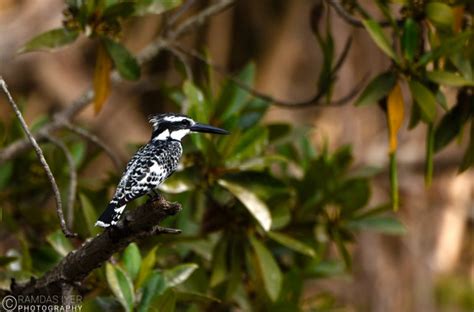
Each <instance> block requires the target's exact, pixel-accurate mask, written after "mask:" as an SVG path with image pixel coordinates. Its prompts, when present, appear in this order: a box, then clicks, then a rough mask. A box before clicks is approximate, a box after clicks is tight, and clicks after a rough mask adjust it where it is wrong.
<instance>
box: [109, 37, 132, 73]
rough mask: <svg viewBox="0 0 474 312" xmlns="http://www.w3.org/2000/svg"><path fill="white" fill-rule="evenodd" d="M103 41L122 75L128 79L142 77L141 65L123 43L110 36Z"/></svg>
mask: <svg viewBox="0 0 474 312" xmlns="http://www.w3.org/2000/svg"><path fill="white" fill-rule="evenodd" d="M103 41H104V44H105V47H106V48H107V52H108V53H109V55H110V57H111V58H112V61H114V64H115V67H116V68H117V71H118V72H119V74H120V76H122V78H124V79H127V80H137V79H138V78H140V65H138V62H137V60H136V59H135V57H134V56H133V55H132V54H131V53H130V52H129V51H128V50H127V49H126V48H125V47H124V46H123V45H122V44H120V43H118V42H115V41H113V40H111V39H109V38H104V39H103Z"/></svg>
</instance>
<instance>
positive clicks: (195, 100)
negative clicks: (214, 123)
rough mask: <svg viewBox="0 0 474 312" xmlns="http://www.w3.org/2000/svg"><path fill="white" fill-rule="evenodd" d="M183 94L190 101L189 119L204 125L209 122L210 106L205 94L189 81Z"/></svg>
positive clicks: (186, 82)
mask: <svg viewBox="0 0 474 312" xmlns="http://www.w3.org/2000/svg"><path fill="white" fill-rule="evenodd" d="M183 92H184V94H185V95H186V97H187V99H188V101H189V104H188V105H189V106H188V110H187V114H188V115H189V117H191V118H193V119H194V120H197V121H199V122H202V123H207V122H209V117H210V116H209V115H210V114H209V109H208V108H209V105H208V104H207V103H206V98H205V97H204V94H203V92H202V91H201V90H200V89H199V88H198V87H196V86H195V85H194V84H193V83H192V82H191V81H189V80H186V81H185V82H184V84H183Z"/></svg>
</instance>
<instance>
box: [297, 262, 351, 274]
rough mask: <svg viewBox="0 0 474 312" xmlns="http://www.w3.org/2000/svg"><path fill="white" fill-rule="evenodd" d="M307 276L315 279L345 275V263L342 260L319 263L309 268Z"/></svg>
mask: <svg viewBox="0 0 474 312" xmlns="http://www.w3.org/2000/svg"><path fill="white" fill-rule="evenodd" d="M304 272H305V273H306V274H308V275H310V276H313V275H314V276H315V277H334V276H337V275H341V274H344V272H345V271H344V263H343V262H342V261H340V260H325V261H318V262H317V263H316V264H314V265H310V266H308V267H307V268H306V269H305V271H304Z"/></svg>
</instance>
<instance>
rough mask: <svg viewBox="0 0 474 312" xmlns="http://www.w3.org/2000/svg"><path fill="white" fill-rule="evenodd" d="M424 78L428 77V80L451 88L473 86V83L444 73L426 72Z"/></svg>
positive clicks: (458, 76)
mask: <svg viewBox="0 0 474 312" xmlns="http://www.w3.org/2000/svg"><path fill="white" fill-rule="evenodd" d="M426 77H428V79H429V80H431V81H434V82H436V83H438V84H442V85H448V86H453V87H463V86H474V81H471V80H467V79H465V78H464V77H462V76H460V75H457V74H455V73H450V72H446V71H431V72H427V73H426Z"/></svg>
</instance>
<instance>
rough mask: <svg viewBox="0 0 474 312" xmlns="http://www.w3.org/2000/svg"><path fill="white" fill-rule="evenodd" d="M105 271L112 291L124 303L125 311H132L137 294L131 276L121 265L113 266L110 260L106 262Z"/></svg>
mask: <svg viewBox="0 0 474 312" xmlns="http://www.w3.org/2000/svg"><path fill="white" fill-rule="evenodd" d="M105 273H106V277H107V283H108V284H109V287H110V290H112V293H113V294H114V295H115V297H116V298H117V300H118V301H119V302H120V303H121V304H122V306H123V307H124V309H125V311H127V312H128V311H132V310H133V302H134V301H135V294H134V290H133V284H132V281H131V280H130V278H129V277H128V276H127V274H126V273H125V272H124V271H123V270H122V269H121V268H120V267H118V266H113V265H112V264H110V263H108V262H107V263H106V264H105Z"/></svg>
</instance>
